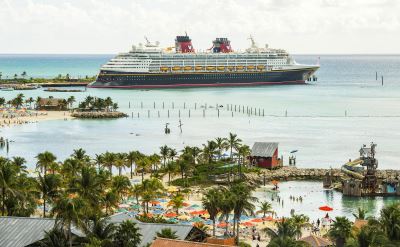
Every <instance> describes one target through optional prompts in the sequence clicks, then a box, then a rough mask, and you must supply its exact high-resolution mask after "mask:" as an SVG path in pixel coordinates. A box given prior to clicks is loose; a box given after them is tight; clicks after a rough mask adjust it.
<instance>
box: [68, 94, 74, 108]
mask: <svg viewBox="0 0 400 247" xmlns="http://www.w3.org/2000/svg"><path fill="white" fill-rule="evenodd" d="M75 101H76V100H75V97H74V96H70V97H69V98H68V99H67V103H68V105H69V107H70V108H72V105H73V104H74V102H75Z"/></svg>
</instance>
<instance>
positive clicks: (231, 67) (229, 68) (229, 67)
mask: <svg viewBox="0 0 400 247" xmlns="http://www.w3.org/2000/svg"><path fill="white" fill-rule="evenodd" d="M226 68H227V69H228V70H233V69H234V68H235V67H233V66H228V67H226Z"/></svg>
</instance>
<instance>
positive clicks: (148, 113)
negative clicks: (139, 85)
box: [147, 110, 150, 118]
mask: <svg viewBox="0 0 400 247" xmlns="http://www.w3.org/2000/svg"><path fill="white" fill-rule="evenodd" d="M147 117H148V118H150V110H147Z"/></svg>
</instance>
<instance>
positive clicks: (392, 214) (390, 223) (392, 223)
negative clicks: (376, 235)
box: [380, 203, 400, 244]
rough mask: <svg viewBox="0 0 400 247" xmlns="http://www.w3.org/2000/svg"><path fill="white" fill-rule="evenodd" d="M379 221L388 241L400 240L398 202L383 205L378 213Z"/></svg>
mask: <svg viewBox="0 0 400 247" xmlns="http://www.w3.org/2000/svg"><path fill="white" fill-rule="evenodd" d="M380 223H381V226H382V229H383V230H384V231H385V233H386V235H387V237H388V238H389V240H390V241H393V242H396V241H397V242H400V203H394V204H391V205H388V206H386V207H384V208H383V209H382V210H381V213H380ZM399 244H400V243H399Z"/></svg>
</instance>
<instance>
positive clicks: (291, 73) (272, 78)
mask: <svg viewBox="0 0 400 247" xmlns="http://www.w3.org/2000/svg"><path fill="white" fill-rule="evenodd" d="M317 69H318V67H309V68H301V69H290V70H272V71H253V72H252V71H246V72H182V73H127V72H116V71H101V72H100V73H99V75H98V76H97V79H96V81H95V82H93V83H91V84H89V85H88V87H92V88H175V87H232V86H258V85H285V84H305V81H307V80H308V79H309V78H310V77H311V75H312V74H313V73H314V72H315V71H316V70H317Z"/></svg>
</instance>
